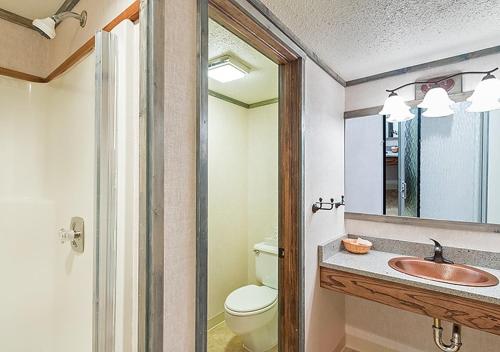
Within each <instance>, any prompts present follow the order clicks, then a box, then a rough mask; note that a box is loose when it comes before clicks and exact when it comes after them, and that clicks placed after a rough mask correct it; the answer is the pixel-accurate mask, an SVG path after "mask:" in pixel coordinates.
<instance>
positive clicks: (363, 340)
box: [346, 326, 423, 352]
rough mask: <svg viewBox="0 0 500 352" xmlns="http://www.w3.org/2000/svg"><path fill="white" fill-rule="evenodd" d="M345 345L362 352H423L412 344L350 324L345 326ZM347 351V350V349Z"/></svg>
mask: <svg viewBox="0 0 500 352" xmlns="http://www.w3.org/2000/svg"><path fill="white" fill-rule="evenodd" d="M346 333H347V334H346V347H347V348H350V349H351V350H354V351H363V352H401V351H405V352H423V351H421V350H418V349H416V348H414V347H412V346H408V345H405V344H402V343H400V342H398V341H393V340H390V339H387V338H385V337H382V336H378V335H375V334H373V333H370V332H368V331H364V330H361V329H358V328H354V327H352V326H346ZM347 351H349V350H347Z"/></svg>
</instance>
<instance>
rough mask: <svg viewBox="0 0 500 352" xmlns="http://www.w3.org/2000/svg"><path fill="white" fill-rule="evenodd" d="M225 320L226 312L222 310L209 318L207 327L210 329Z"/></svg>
mask: <svg viewBox="0 0 500 352" xmlns="http://www.w3.org/2000/svg"><path fill="white" fill-rule="evenodd" d="M223 321H224V312H221V313H219V314H217V315H216V316H214V317H212V318H210V319H208V322H207V329H208V330H210V329H212V328H213V327H214V326H216V325H219V324H220V323H222V322H223Z"/></svg>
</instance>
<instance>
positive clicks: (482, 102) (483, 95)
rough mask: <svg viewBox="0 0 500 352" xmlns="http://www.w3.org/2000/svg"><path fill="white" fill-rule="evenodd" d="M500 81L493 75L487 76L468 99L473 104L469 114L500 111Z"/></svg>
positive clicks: (468, 109)
mask: <svg viewBox="0 0 500 352" xmlns="http://www.w3.org/2000/svg"><path fill="white" fill-rule="evenodd" d="M499 100H500V80H498V79H496V78H495V76H493V75H488V76H486V77H485V78H484V79H483V80H482V81H481V82H479V84H478V85H477V87H476V89H475V90H474V93H472V95H471V96H470V97H469V98H467V101H470V102H471V103H472V104H471V105H470V106H469V107H468V108H467V109H466V111H467V112H485V111H491V110H497V109H500V101H499Z"/></svg>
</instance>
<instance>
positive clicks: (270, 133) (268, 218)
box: [247, 104, 278, 283]
mask: <svg viewBox="0 0 500 352" xmlns="http://www.w3.org/2000/svg"><path fill="white" fill-rule="evenodd" d="M247 138H248V139H247V140H248V191H247V204H248V214H247V216H248V244H247V258H248V279H247V281H248V283H255V282H256V279H255V254H254V252H253V246H254V245H255V244H256V243H258V242H262V241H264V240H266V239H267V238H270V237H271V238H272V237H273V236H274V235H275V234H277V231H278V104H271V105H266V106H262V107H258V108H253V109H249V110H248V135H247Z"/></svg>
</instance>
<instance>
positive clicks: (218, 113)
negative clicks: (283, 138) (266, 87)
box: [208, 97, 278, 319]
mask: <svg viewBox="0 0 500 352" xmlns="http://www.w3.org/2000/svg"><path fill="white" fill-rule="evenodd" d="M208 121H209V122H208V134H209V143H208V150H209V158H208V202H209V203H208V319H212V318H214V317H217V315H218V314H221V313H224V301H225V300H226V297H227V296H228V295H229V294H230V293H231V292H232V291H233V290H235V289H237V288H239V287H242V286H244V285H247V284H249V283H257V282H256V279H255V254H254V252H253V246H254V244H255V243H258V242H262V241H264V240H265V239H266V238H269V237H273V234H274V233H275V232H276V231H277V220H278V204H277V202H278V104H271V105H266V106H262V107H258V108H253V109H246V108H242V107H240V106H238V105H234V104H231V103H228V102H226V101H224V100H220V99H217V98H214V97H209V99H208Z"/></svg>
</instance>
